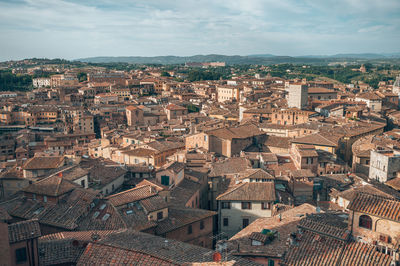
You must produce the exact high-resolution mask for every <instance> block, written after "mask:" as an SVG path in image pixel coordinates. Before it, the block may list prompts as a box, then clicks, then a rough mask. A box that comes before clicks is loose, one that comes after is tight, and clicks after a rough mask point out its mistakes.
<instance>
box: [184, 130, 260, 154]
mask: <svg viewBox="0 0 400 266" xmlns="http://www.w3.org/2000/svg"><path fill="white" fill-rule="evenodd" d="M265 138H266V133H265V132H262V131H260V130H259V128H258V127H257V126H255V125H253V124H245V125H241V126H238V127H229V128H228V127H226V128H219V129H214V130H209V131H206V132H202V133H198V134H194V135H190V136H187V137H186V149H196V148H204V149H205V150H207V151H209V152H215V153H217V154H220V155H223V156H226V157H232V156H233V155H238V154H240V152H241V151H243V150H245V149H246V148H249V147H251V146H253V147H255V148H257V149H259V148H260V146H261V145H262V143H263V142H264V141H265Z"/></svg>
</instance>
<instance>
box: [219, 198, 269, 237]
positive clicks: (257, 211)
mask: <svg viewBox="0 0 400 266" xmlns="http://www.w3.org/2000/svg"><path fill="white" fill-rule="evenodd" d="M220 214H221V215H220V222H219V224H220V230H221V232H224V233H226V234H227V235H228V237H232V236H233V235H234V234H236V233H237V232H239V231H240V230H242V229H243V227H242V225H243V218H248V219H249V224H250V223H252V222H253V221H254V220H256V219H257V218H260V217H271V216H272V203H271V209H270V210H263V209H261V202H252V204H251V210H242V202H241V201H236V202H231V208H230V209H220ZM223 218H228V219H229V225H228V226H223Z"/></svg>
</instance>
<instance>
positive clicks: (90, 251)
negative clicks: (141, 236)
mask: <svg viewBox="0 0 400 266" xmlns="http://www.w3.org/2000/svg"><path fill="white" fill-rule="evenodd" d="M103 264H108V265H143V266H147V265H179V264H177V263H174V262H172V261H171V260H167V259H163V258H159V257H157V255H149V254H146V253H145V252H144V251H136V250H128V249H123V248H120V247H114V246H111V245H106V244H101V243H89V244H88V245H87V247H86V249H85V251H84V252H83V254H82V255H81V256H80V258H79V260H78V262H77V265H103Z"/></svg>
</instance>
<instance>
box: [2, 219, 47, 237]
mask: <svg viewBox="0 0 400 266" xmlns="http://www.w3.org/2000/svg"><path fill="white" fill-rule="evenodd" d="M40 236H41V232H40V226H39V223H38V220H37V219H33V220H27V221H22V222H18V223H13V224H10V225H8V240H9V242H10V243H16V242H21V241H25V240H28V239H33V238H38V237H40Z"/></svg>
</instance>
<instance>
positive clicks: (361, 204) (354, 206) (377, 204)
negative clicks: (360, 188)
mask: <svg viewBox="0 0 400 266" xmlns="http://www.w3.org/2000/svg"><path fill="white" fill-rule="evenodd" d="M348 209H349V210H352V211H356V212H362V213H366V214H370V215H374V216H378V217H382V218H386V219H390V220H393V221H396V222H400V201H399V200H396V199H393V198H387V197H383V196H378V195H372V194H368V193H358V194H357V196H356V197H355V198H354V200H353V201H352V202H350V204H349V206H348Z"/></svg>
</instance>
